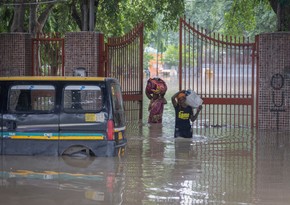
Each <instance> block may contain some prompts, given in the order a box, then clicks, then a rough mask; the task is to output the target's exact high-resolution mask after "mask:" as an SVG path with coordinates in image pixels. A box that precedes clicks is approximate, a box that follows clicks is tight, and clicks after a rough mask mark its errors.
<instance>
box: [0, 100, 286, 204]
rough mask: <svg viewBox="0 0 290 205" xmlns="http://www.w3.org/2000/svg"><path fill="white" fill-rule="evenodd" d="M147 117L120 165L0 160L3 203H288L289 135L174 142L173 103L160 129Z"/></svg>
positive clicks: (131, 133) (132, 128) (210, 133)
mask: <svg viewBox="0 0 290 205" xmlns="http://www.w3.org/2000/svg"><path fill="white" fill-rule="evenodd" d="M145 107H146V103H145ZM144 114H145V117H144V120H143V123H140V124H138V123H130V124H129V125H128V131H127V137H128V145H127V148H126V151H125V155H124V156H123V157H120V158H119V157H112V158H93V157H91V158H81V157H80V158H71V157H43V156H32V157H27V156H0V204H5V205H19V204H23V205H36V204H37V205H40V204H41V205H54V204H57V205H62V204H63V205H66V204H67V205H74V204H78V205H86V204H94V205H96V204H104V205H111V204H114V205H115V204H124V205H139V204H146V205H147V204H170V205H171V204H184V205H187V204H188V205H191V204H194V205H195V204H228V205H236V204H237V205H241V204H242V205H245V204H248V205H252V204H253V205H254V204H259V205H289V204H290V194H289V193H290V146H289V134H288V133H287V132H281V131H271V132H270V131H256V130H248V129H230V128H208V129H205V130H204V132H201V133H199V134H198V135H197V134H195V135H194V136H193V138H192V139H182V138H178V139H174V138H173V129H174V116H173V112H172V111H171V103H170V102H168V105H166V107H165V111H164V120H163V123H162V124H153V125H149V124H147V123H146V112H145V113H144Z"/></svg>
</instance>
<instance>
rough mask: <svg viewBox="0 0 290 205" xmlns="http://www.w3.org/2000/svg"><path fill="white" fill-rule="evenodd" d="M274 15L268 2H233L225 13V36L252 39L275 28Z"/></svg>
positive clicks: (244, 0)
mask: <svg viewBox="0 0 290 205" xmlns="http://www.w3.org/2000/svg"><path fill="white" fill-rule="evenodd" d="M275 21H276V18H275V14H274V12H273V10H272V8H271V6H270V4H269V1H265V0H264V1H255V0H234V1H233V4H232V6H231V8H230V10H229V11H227V12H226V13H225V24H226V27H225V29H224V33H225V34H226V35H234V36H246V37H252V38H253V37H254V36H255V35H257V34H259V33H262V32H271V31H273V29H274V28H275V27H276V23H275Z"/></svg>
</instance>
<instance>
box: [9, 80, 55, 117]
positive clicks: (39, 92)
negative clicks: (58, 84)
mask: <svg viewBox="0 0 290 205" xmlns="http://www.w3.org/2000/svg"><path fill="white" fill-rule="evenodd" d="M54 107H55V88H54V86H52V85H15V86H12V87H11V88H10V90H9V108H8V109H9V110H10V111H13V112H32V111H33V112H37V111H45V112H46V111H52V110H54Z"/></svg>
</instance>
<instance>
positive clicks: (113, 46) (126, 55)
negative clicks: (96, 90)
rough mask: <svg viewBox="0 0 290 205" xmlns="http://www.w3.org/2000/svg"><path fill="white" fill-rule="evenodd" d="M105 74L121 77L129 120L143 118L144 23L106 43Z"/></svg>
mask: <svg viewBox="0 0 290 205" xmlns="http://www.w3.org/2000/svg"><path fill="white" fill-rule="evenodd" d="M105 66H106V68H105V72H106V73H105V75H106V76H108V77H114V78H117V79H119V81H120V83H121V86H122V91H123V97H124V101H125V109H126V117H127V120H128V121H135V120H140V119H142V107H143V24H139V25H138V26H136V27H135V28H134V29H133V30H132V31H131V32H129V33H127V34H126V35H125V36H123V37H119V38H109V39H108V43H107V44H106V63H105Z"/></svg>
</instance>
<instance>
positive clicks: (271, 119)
mask: <svg viewBox="0 0 290 205" xmlns="http://www.w3.org/2000/svg"><path fill="white" fill-rule="evenodd" d="M258 48H259V50H258V52H259V53H258V56H259V59H258V71H259V72H258V86H259V90H258V128H259V129H272V130H273V129H277V130H290V33H289V32H288V33H286V32H285V33H284V32H283V33H282V32H281V33H267V34H261V35H260V36H259V42H258Z"/></svg>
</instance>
